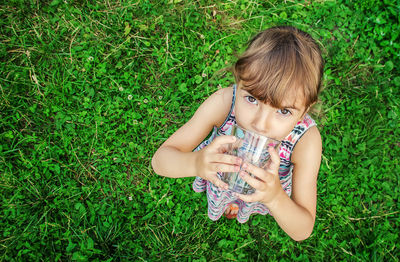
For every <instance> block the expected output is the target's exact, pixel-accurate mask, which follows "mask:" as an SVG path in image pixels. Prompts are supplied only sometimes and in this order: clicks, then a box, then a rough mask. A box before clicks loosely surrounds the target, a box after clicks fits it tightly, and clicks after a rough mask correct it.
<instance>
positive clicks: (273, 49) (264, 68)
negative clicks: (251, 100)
mask: <svg viewBox="0 0 400 262" xmlns="http://www.w3.org/2000/svg"><path fill="white" fill-rule="evenodd" d="M323 68H324V62H323V59H322V56H321V50H320V48H319V46H318V44H317V43H316V42H315V40H314V39H313V38H312V37H311V36H310V35H309V34H307V33H305V32H303V31H301V30H299V29H297V28H295V27H291V26H279V27H272V28H269V29H267V30H265V31H262V32H260V33H259V34H257V35H256V36H255V37H254V38H253V39H252V40H250V42H249V46H248V48H247V49H246V51H245V52H244V53H243V54H242V55H241V56H240V57H239V59H238V61H237V62H236V63H235V65H234V66H233V68H232V71H233V74H234V76H235V79H236V83H241V84H242V85H241V88H243V89H244V90H246V91H248V92H249V93H250V94H251V95H253V96H254V97H255V98H257V99H259V100H261V101H262V102H265V103H268V104H271V105H272V106H273V107H276V108H281V107H282V103H283V100H284V99H285V95H286V94H287V93H288V92H293V90H294V91H296V92H297V91H301V92H302V95H304V98H305V103H306V108H308V107H309V106H311V105H312V104H313V103H315V102H317V100H318V93H319V92H320V89H321V78H322V74H323Z"/></svg>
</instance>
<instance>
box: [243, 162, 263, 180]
mask: <svg viewBox="0 0 400 262" xmlns="http://www.w3.org/2000/svg"><path fill="white" fill-rule="evenodd" d="M242 170H245V171H246V172H247V173H251V174H253V176H256V177H257V178H258V179H260V180H262V181H267V179H268V173H267V172H266V170H264V169H262V168H260V167H257V166H255V165H252V164H250V163H248V162H246V163H244V164H243V165H242Z"/></svg>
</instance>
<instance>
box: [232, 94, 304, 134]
mask: <svg viewBox="0 0 400 262" xmlns="http://www.w3.org/2000/svg"><path fill="white" fill-rule="evenodd" d="M304 100H305V99H304V97H302V96H301V95H298V96H297V97H296V95H295V94H288V95H287V99H285V101H284V103H283V104H284V105H285V107H284V108H274V107H272V106H270V105H268V104H265V103H263V102H261V101H259V100H258V99H256V98H254V97H253V96H252V95H251V94H250V93H248V92H247V91H246V90H243V89H242V88H238V90H237V97H236V102H235V117H236V122H237V124H238V125H239V126H241V127H244V128H245V129H248V130H251V131H254V132H256V133H259V134H261V135H265V136H267V137H270V138H274V139H277V140H283V139H284V138H285V137H286V136H287V135H289V133H290V131H292V130H293V128H294V126H295V125H296V124H297V122H298V121H300V120H302V119H303V117H304V115H305V113H306V112H307V111H308V110H306V107H305V103H304Z"/></svg>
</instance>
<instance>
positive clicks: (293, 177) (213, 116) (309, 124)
mask: <svg viewBox="0 0 400 262" xmlns="http://www.w3.org/2000/svg"><path fill="white" fill-rule="evenodd" d="M232 71H233V74H234V76H235V79H236V83H237V84H236V85H233V86H232V87H228V88H224V89H221V90H218V91H217V92H215V93H214V94H212V95H211V96H210V97H209V98H208V99H207V100H206V101H205V102H204V103H203V104H202V105H201V106H200V107H199V108H198V109H197V111H196V113H195V114H194V116H193V117H192V118H191V119H190V120H189V121H188V122H187V123H186V124H185V125H183V126H182V127H181V128H179V129H178V130H177V131H176V132H175V133H174V134H173V135H172V136H171V137H170V138H168V139H167V140H166V141H165V142H164V144H162V145H161V147H160V148H159V149H158V150H157V152H156V153H155V154H154V156H153V159H152V166H153V169H154V171H155V172H156V173H157V174H159V175H162V176H167V177H196V179H195V181H194V183H193V189H194V190H195V191H196V192H203V191H206V192H207V199H208V215H209V217H210V218H211V219H212V220H217V219H219V218H220V217H221V215H222V214H224V213H225V216H226V217H228V218H232V217H236V218H237V220H238V221H239V222H240V223H244V222H246V221H247V220H248V219H249V216H250V215H251V214H253V213H259V214H262V215H266V214H271V215H272V216H273V217H274V219H275V220H276V222H277V223H278V224H279V226H280V227H281V228H282V229H283V230H284V231H285V232H286V233H287V234H288V235H289V236H290V237H292V238H293V239H294V240H297V241H300V240H304V239H306V238H308V237H309V236H310V234H311V232H312V229H313V226H314V221H315V213H316V202H317V176H318V171H319V166H320V162H321V151H322V146H321V137H320V133H319V131H318V129H317V127H316V124H315V122H314V120H313V119H312V118H311V117H310V116H309V115H308V114H307V112H308V111H309V109H310V107H311V106H312V105H313V104H314V103H315V102H316V101H317V99H318V93H319V91H320V87H321V77H322V72H323V60H322V57H321V52H320V49H319V47H318V45H317V44H316V42H315V41H314V40H313V39H312V38H311V36H310V35H308V34H307V33H305V32H303V31H300V30H299V29H296V28H294V27H289V26H282V27H273V28H270V29H267V30H265V31H263V32H261V33H259V34H258V35H256V36H255V37H254V38H253V39H252V40H251V41H250V43H249V46H248V48H247V50H246V51H245V52H244V54H243V55H242V56H241V57H240V58H239V60H238V61H237V62H236V64H235V65H234V66H233V68H232ZM233 124H238V125H239V126H241V127H244V128H246V129H249V130H251V131H254V132H256V133H259V134H262V135H265V136H268V137H270V138H274V139H277V140H281V141H282V143H281V146H280V149H279V152H276V151H275V150H273V149H269V152H270V154H271V161H270V164H269V166H268V168H266V169H261V168H258V167H255V166H253V165H251V164H249V163H243V167H242V170H245V171H242V172H241V173H240V175H241V177H242V178H243V179H244V180H245V181H246V182H248V183H249V184H250V185H251V186H252V187H254V188H255V189H256V191H255V193H253V194H252V195H240V194H237V193H233V192H232V191H229V190H228V189H227V188H228V185H227V184H226V183H224V182H223V181H222V180H221V179H220V173H221V172H238V170H239V167H240V165H241V159H240V158H237V157H235V156H231V155H227V154H224V152H225V151H226V150H225V148H226V146H227V145H228V144H229V143H233V142H234V141H235V137H233V136H229V134H230V130H231V127H232V125H233ZM211 130H212V131H213V132H212V135H211V136H210V138H209V139H207V140H204V139H205V138H206V136H207V135H208V134H209V132H210V131H211ZM203 140H204V141H203ZM202 141H203V142H202ZM199 144H200V145H199ZM198 145H199V146H198ZM196 146H197V147H196ZM193 149H195V150H194V151H193ZM249 173H251V174H253V175H254V176H255V177H251V176H250V175H249Z"/></svg>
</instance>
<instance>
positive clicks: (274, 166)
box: [268, 147, 281, 174]
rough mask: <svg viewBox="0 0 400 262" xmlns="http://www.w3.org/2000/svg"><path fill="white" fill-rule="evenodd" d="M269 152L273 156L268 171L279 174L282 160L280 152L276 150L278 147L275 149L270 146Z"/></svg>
mask: <svg viewBox="0 0 400 262" xmlns="http://www.w3.org/2000/svg"><path fill="white" fill-rule="evenodd" d="M268 152H269V154H270V156H271V160H270V164H269V166H268V172H270V173H272V174H277V173H278V171H279V166H280V162H281V159H280V157H279V154H278V152H277V151H276V149H274V148H273V147H269V148H268Z"/></svg>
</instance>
